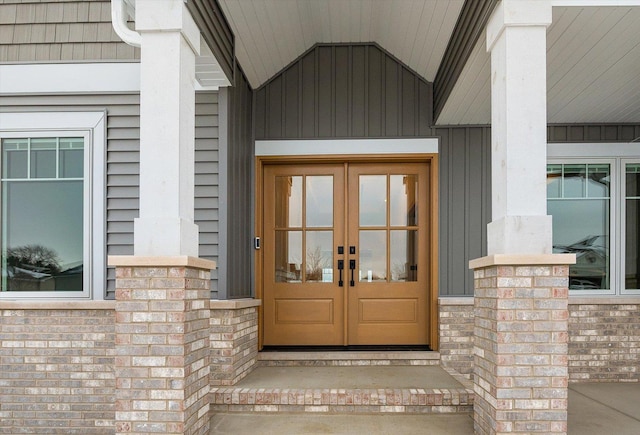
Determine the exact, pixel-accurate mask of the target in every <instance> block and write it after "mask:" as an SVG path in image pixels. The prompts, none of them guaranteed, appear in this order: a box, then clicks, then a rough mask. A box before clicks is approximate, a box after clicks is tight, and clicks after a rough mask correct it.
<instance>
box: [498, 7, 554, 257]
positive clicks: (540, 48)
mask: <svg viewBox="0 0 640 435" xmlns="http://www.w3.org/2000/svg"><path fill="white" fill-rule="evenodd" d="M551 18H552V17H551V6H550V4H549V3H548V2H546V1H539V0H503V1H502V2H501V3H500V4H498V6H497V7H496V10H495V11H494V13H493V15H492V17H491V19H490V21H489V24H488V26H487V51H490V52H491V153H492V156H491V159H492V160H491V165H492V207H493V208H492V222H491V223H490V224H489V225H488V228H487V239H488V240H487V242H488V254H489V255H493V254H550V253H551V252H552V241H551V216H547V204H546V198H547V196H546V160H547V150H546V146H547V80H546V79H547V64H546V53H547V43H546V32H547V26H548V25H549V24H551Z"/></svg>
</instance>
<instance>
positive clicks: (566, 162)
mask: <svg viewBox="0 0 640 435" xmlns="http://www.w3.org/2000/svg"><path fill="white" fill-rule="evenodd" d="M634 153H635V156H634ZM611 154H613V157H611ZM639 154H640V153H638V150H637V145H635V148H634V147H633V146H631V147H629V146H628V144H550V145H549V161H548V165H547V211H548V213H549V214H550V215H551V216H553V250H554V252H555V253H572V254H576V264H575V265H572V266H570V268H569V289H570V290H571V293H572V294H582V295H589V294H591V295H594V294H638V293H640V291H639V287H640V267H638V266H639V264H640V257H639V256H638V249H639V248H638V247H639V246H640V155H639Z"/></svg>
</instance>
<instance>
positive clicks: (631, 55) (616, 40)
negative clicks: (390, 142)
mask: <svg viewBox="0 0 640 435" xmlns="http://www.w3.org/2000/svg"><path fill="white" fill-rule="evenodd" d="M490 69H491V64H490V56H489V54H488V53H487V52H486V44H485V38H484V37H482V38H480V40H479V41H478V43H477V44H476V46H475V49H474V50H473V53H472V54H471V56H470V58H469V60H468V62H467V64H466V66H465V68H464V70H463V72H462V75H461V76H460V78H459V79H458V81H457V83H456V85H455V87H454V88H453V91H452V93H451V95H450V97H449V99H448V100H447V103H446V104H445V106H444V108H443V110H442V112H441V113H440V116H439V117H438V119H437V124H439V125H449V124H489V123H490V122H491V85H490ZM638 77H640V7H554V9H553V24H552V25H551V26H550V27H549V29H548V31H547V110H548V121H549V123H592V122H593V123H626V122H632V123H638V122H640V80H639V79H638Z"/></svg>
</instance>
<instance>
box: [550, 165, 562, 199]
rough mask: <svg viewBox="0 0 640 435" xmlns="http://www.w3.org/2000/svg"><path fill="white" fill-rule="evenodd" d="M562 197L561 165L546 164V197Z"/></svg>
mask: <svg viewBox="0 0 640 435" xmlns="http://www.w3.org/2000/svg"><path fill="white" fill-rule="evenodd" d="M561 197H562V165H547V198H561Z"/></svg>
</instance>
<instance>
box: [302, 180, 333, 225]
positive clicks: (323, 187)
mask: <svg viewBox="0 0 640 435" xmlns="http://www.w3.org/2000/svg"><path fill="white" fill-rule="evenodd" d="M306 193H307V201H306V203H307V210H306V212H307V214H306V219H307V226H308V227H332V226H333V176H331V175H310V176H307V192H306Z"/></svg>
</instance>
